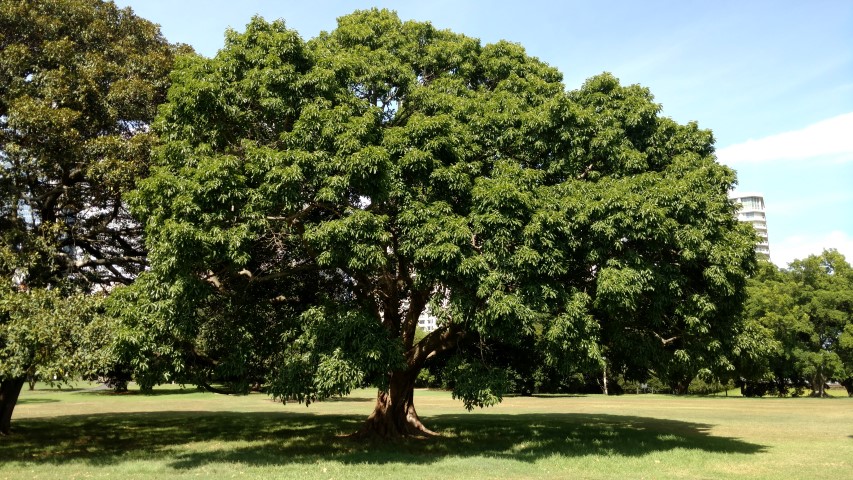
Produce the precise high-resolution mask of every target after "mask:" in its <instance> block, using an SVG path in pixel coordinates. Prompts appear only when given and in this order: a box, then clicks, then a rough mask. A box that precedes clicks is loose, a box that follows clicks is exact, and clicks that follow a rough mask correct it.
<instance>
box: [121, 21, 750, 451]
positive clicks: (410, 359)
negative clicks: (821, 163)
mask: <svg viewBox="0 0 853 480" xmlns="http://www.w3.org/2000/svg"><path fill="white" fill-rule="evenodd" d="M172 82H173V83H172V86H171V89H170V90H169V94H168V101H167V103H166V104H165V105H164V107H163V108H162V109H161V111H160V115H159V117H158V120H157V122H156V124H155V128H154V129H155V131H156V133H157V134H158V135H159V138H160V142H161V143H160V145H159V147H158V148H157V153H156V161H155V164H156V165H155V166H154V167H152V169H151V175H150V177H148V178H147V179H146V180H144V181H142V182H141V183H140V185H139V188H138V189H137V190H136V191H135V192H134V194H133V196H132V198H131V203H132V205H133V208H134V212H135V213H137V214H138V215H139V216H140V218H142V219H143V220H144V223H145V233H146V245H147V246H148V249H149V252H150V257H149V260H150V264H151V271H150V272H148V273H146V274H144V275H143V277H142V278H141V279H140V281H139V282H138V285H137V286H136V287H133V288H131V289H130V290H128V291H127V292H124V293H123V295H126V298H128V299H132V300H133V301H128V302H120V303H121V304H123V305H125V307H124V308H123V309H122V308H119V309H118V311H119V313H117V314H118V315H120V316H123V318H124V319H125V322H126V325H127V328H128V330H127V332H128V335H127V337H126V339H127V342H129V343H132V342H133V341H137V340H133V339H134V338H138V337H135V336H134V335H133V334H132V332H134V331H137V332H143V331H148V332H156V335H160V337H159V338H160V340H159V341H158V342H157V345H158V346H157V348H158V349H159V351H158V354H157V355H147V356H144V357H142V358H136V359H135V360H133V361H134V362H135V365H136V366H137V368H138V369H139V370H149V371H151V370H152V369H153V370H154V371H157V368H158V367H157V366H158V365H160V366H162V368H163V370H162V371H163V372H164V374H165V373H168V372H172V374H177V373H176V368H173V367H178V370H180V372H179V373H180V374H181V375H184V376H185V377H186V378H195V379H196V381H197V382H204V381H205V380H204V378H205V377H207V378H212V377H216V378H218V379H219V381H221V382H226V383H228V384H230V385H232V386H234V387H236V388H245V387H246V386H247V385H248V384H249V383H251V382H255V381H257V382H261V383H264V384H267V385H269V390H270V392H271V393H272V394H273V395H275V396H277V397H280V398H282V399H296V400H299V401H305V402H311V401H315V400H319V399H322V398H326V397H328V396H331V395H337V394H345V393H347V392H349V391H350V389H352V388H354V387H357V386H362V385H375V386H378V387H379V389H380V392H379V395H378V398H377V407H376V410H375V412H374V413H373V415H371V417H370V419H369V420H368V422H367V423H366V425H365V430H364V432H365V433H378V434H381V435H390V436H393V435H406V434H418V433H426V432H428V430H427V429H426V427H424V426H423V425H422V424H421V422H420V421H419V420H418V417H417V413H416V411H415V409H414V403H413V390H412V388H413V384H414V379H415V377H416V375H417V373H418V371H420V369H421V368H423V367H424V365H426V364H427V363H428V362H431V361H434V359H436V358H438V357H440V356H455V357H456V363H455V365H456V368H455V369H454V371H455V372H457V375H458V377H459V380H458V381H457V382H456V383H455V384H456V386H457V387H456V391H455V394H456V395H457V396H459V397H460V398H461V399H462V400H463V402H464V404H465V406H467V407H469V408H471V407H473V406H485V405H491V404H494V403H495V402H497V401H499V400H500V398H501V395H502V394H503V392H504V391H505V388H506V386H507V381H508V380H507V379H508V378H509V377H508V373H509V372H508V370H507V368H504V367H503V366H496V365H494V364H490V363H489V362H487V361H485V356H483V355H477V354H476V353H477V352H476V349H471V348H460V341H463V340H464V341H465V342H467V343H468V344H469V345H478V344H479V345H487V344H488V342H489V339H501V340H502V341H503V342H524V341H527V340H528V339H530V338H537V339H539V340H540V341H541V345H542V346H543V348H545V349H546V350H547V355H546V357H545V358H546V361H547V362H549V364H552V365H553V366H555V367H556V368H562V369H572V368H576V367H577V366H578V365H589V364H592V365H596V364H600V363H603V362H605V361H606V362H607V363H609V364H611V365H614V366H618V367H619V368H621V369H624V370H626V371H629V372H632V373H633V374H634V375H636V376H642V375H647V374H648V370H649V368H652V369H655V370H656V371H659V372H662V373H664V374H666V375H667V376H668V378H672V379H674V381H675V382H677V381H681V380H683V379H684V378H688V381H689V378H692V375H694V374H695V373H696V372H698V371H700V370H701V369H703V368H708V367H709V366H710V365H720V364H728V362H729V359H728V358H727V357H726V355H727V353H726V352H727V346H728V342H730V341H731V338H732V337H733V335H732V334H733V332H734V331H736V330H737V329H738V328H739V323H738V322H739V320H738V319H739V308H740V305H741V303H742V300H743V296H744V282H745V275H746V274H747V273H748V272H749V271H750V269H751V268H752V266H753V263H754V252H753V245H754V234H753V233H752V232H751V231H750V230H749V227H748V226H743V225H739V224H738V223H737V222H736V220H735V217H734V206H733V205H732V203H731V202H730V201H729V200H728V199H727V192H728V191H729V189H730V188H731V187H732V186H733V184H734V183H735V174H734V172H733V171H732V170H730V169H728V168H726V167H724V166H721V165H720V164H718V163H716V161H715V158H714V155H713V152H714V150H713V138H712V136H711V133H710V132H709V131H706V130H701V129H699V128H698V127H697V125H696V124H694V123H691V124H687V125H679V124H677V123H676V122H674V121H672V120H671V119H668V118H665V117H661V116H660V115H659V111H660V106H659V105H657V104H656V103H654V102H653V99H652V95H651V94H650V93H649V91H648V90H647V89H645V88H642V87H639V86H622V85H620V84H619V82H618V81H617V80H616V79H615V78H614V77H613V76H611V75H609V74H603V75H600V76H597V77H594V78H591V79H590V80H588V81H587V82H586V83H585V84H584V85H583V87H581V88H580V89H579V90H575V91H571V92H567V91H566V90H565V87H564V85H563V84H562V83H561V74H560V73H559V72H558V71H557V70H555V69H554V68H552V67H550V66H548V65H546V64H545V63H543V62H542V61H540V60H538V59H536V58H533V57H531V56H529V55H527V54H526V53H525V51H524V49H523V48H522V47H521V46H520V45H517V44H513V43H510V42H505V41H501V42H497V43H494V44H487V45H483V44H481V42H479V41H478V40H476V39H473V38H470V37H466V36H464V35H460V34H456V33H452V32H449V31H444V30H438V29H436V28H434V27H433V26H432V25H430V24H428V23H419V22H411V21H410V22H402V21H400V20H399V19H398V18H397V16H396V14H394V13H392V12H389V11H385V10H369V11H358V12H355V13H354V14H352V15H348V16H345V17H342V18H340V19H339V21H338V26H337V28H336V29H335V30H334V31H332V32H324V33H322V34H320V35H319V36H318V37H317V38H314V39H312V40H309V41H307V42H306V41H303V40H302V39H301V38H300V37H299V36H298V35H297V33H296V32H294V31H292V30H289V29H288V28H286V26H285V24H284V22H282V21H276V22H272V23H269V22H266V21H264V20H263V19H261V18H255V19H253V20H252V22H251V23H250V24H249V25H248V26H247V28H246V30H245V32H243V33H238V32H235V31H229V32H228V33H227V34H226V42H225V46H224V48H223V49H222V50H220V51H219V53H218V54H217V55H216V56H215V57H214V58H211V59H207V58H202V57H198V56H184V57H183V58H181V59H180V60H179V61H178V63H177V65H176V69H175V71H174V73H173V74H172ZM427 308H428V309H429V312H431V314H433V315H435V316H436V317H437V318H438V324H439V327H438V328H437V329H436V330H435V331H433V332H431V333H429V334H428V335H426V336H425V337H423V338H422V339H419V341H417V342H416V341H415V338H416V335H415V333H416V329H417V320H418V317H419V315H420V314H421V313H422V312H424V311H425V309H427ZM122 312H123V313H122ZM605 359H606V360H605ZM164 365H165V366H164ZM170 365H171V366H170ZM247 379H251V380H250V381H247ZM152 381H156V379H152Z"/></svg>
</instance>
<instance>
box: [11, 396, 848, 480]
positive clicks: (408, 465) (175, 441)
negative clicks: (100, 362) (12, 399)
mask: <svg viewBox="0 0 853 480" xmlns="http://www.w3.org/2000/svg"><path fill="white" fill-rule="evenodd" d="M77 387H79V388H80V389H75V390H71V391H69V390H63V391H57V390H51V389H46V388H40V389H37V390H36V391H33V392H28V391H25V392H24V393H23V394H22V398H21V403H20V405H19V406H18V407H17V409H16V411H15V417H14V418H13V429H14V431H15V433H14V435H12V436H11V437H6V438H0V479H5V478H8V479H24V478H39V479H50V478H56V479H60V478H61V479H70V478H124V479H137V478H139V479H143V478H144V479H154V478H158V479H159V478H299V479H300V480H301V479H312V478H322V479H328V478H371V479H376V478H395V479H405V478H465V479H480V478H614V477H621V478H717V477H730V478H731V477H734V478H783V477H784V478H813V477H814V475H815V472H818V471H819V472H820V476H821V477H823V478H853V474H851V471H853V468H851V467H853V463H851V462H853V460H851V459H853V399H848V398H830V399H810V398H801V399H776V398H765V399H749V398H739V397H729V398H725V397H687V398H677V397H671V396H660V395H640V396H635V395H625V396H620V397H603V396H600V395H591V396H549V397H533V398H529V397H510V398H507V399H505V400H504V402H503V404H501V405H500V406H499V407H496V408H492V409H487V410H477V411H474V412H470V413H469V412H466V411H465V410H464V409H463V408H462V406H461V404H460V403H459V402H457V401H454V400H452V399H451V398H450V395H449V394H447V393H445V392H434V391H419V392H417V393H416V405H417V408H418V411H419V413H420V414H421V416H422V417H424V420H425V422H426V423H427V425H428V426H429V427H431V428H433V429H435V430H438V431H440V432H441V433H442V436H441V437H440V438H436V439H429V440H409V441H403V442H398V443H393V444H383V443H377V442H358V441H354V440H349V439H347V438H345V437H344V436H343V434H346V433H349V432H352V431H355V430H356V429H357V428H358V426H359V425H360V423H361V422H362V421H363V419H364V418H365V417H366V416H367V415H368V414H369V413H370V411H371V409H372V406H373V399H374V395H375V393H374V392H373V391H366V390H364V391H357V392H354V393H353V394H352V395H351V396H349V397H347V398H344V399H339V400H335V401H328V402H322V403H318V404H314V405H311V406H310V407H308V408H306V407H305V406H304V405H298V404H287V405H282V404H281V403H277V402H273V401H272V400H270V399H269V397H267V396H265V395H262V394H252V395H248V396H242V397H231V396H220V395H214V394H209V393H203V392H198V391H195V390H193V389H186V390H180V389H178V388H177V387H169V388H161V389H159V390H157V391H156V393H157V394H155V395H140V394H138V392H131V393H129V394H122V395H116V394H112V393H110V392H104V391H87V390H85V388H89V387H90V386H87V385H77Z"/></svg>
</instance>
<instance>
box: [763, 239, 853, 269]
mask: <svg viewBox="0 0 853 480" xmlns="http://www.w3.org/2000/svg"><path fill="white" fill-rule="evenodd" d="M830 248H834V249H836V250H838V251H839V252H841V254H842V255H844V257H845V258H846V259H847V262H848V263H853V238H851V237H850V236H849V235H848V234H846V233H844V232H841V231H837V230H836V231H833V232H829V233H827V234H825V235H795V236H791V237H786V238H783V239H782V240H780V241H774V240H773V239H772V238H771V239H770V260H772V261H773V263H775V264H776V265H778V266H780V267H787V266H788V264H789V263H791V262H793V261H794V260H801V259H803V258H806V257H808V256H809V255H818V254H820V253H821V252H823V251H824V250H826V249H830Z"/></svg>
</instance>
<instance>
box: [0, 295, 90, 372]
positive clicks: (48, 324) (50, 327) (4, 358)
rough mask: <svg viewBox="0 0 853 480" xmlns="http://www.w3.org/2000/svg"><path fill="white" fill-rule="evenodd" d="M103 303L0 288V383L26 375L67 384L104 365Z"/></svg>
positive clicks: (81, 298) (81, 297)
mask: <svg viewBox="0 0 853 480" xmlns="http://www.w3.org/2000/svg"><path fill="white" fill-rule="evenodd" d="M100 302H101V299H100V298H99V297H94V296H89V295H80V294H77V295H71V296H63V295H62V294H61V293H60V292H58V291H57V290H48V289H33V290H25V291H19V290H18V289H17V288H16V287H15V286H14V285H12V284H11V282H8V281H7V282H4V284H3V285H2V288H0V379H12V378H22V377H25V376H27V375H32V376H34V377H37V378H40V379H43V380H44V381H47V382H50V383H52V382H54V381H57V382H65V381H67V380H69V379H71V378H72V377H73V376H75V375H77V374H79V373H80V372H91V371H93V370H95V369H97V367H98V366H99V364H100V361H101V359H100V357H99V356H98V355H99V352H98V349H97V348H92V347H93V346H92V343H93V341H96V339H97V334H96V333H97V331H98V328H99V324H98V323H97V321H96V320H95V319H96V318H97V314H98V310H99V305H100Z"/></svg>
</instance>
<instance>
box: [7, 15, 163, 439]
mask: <svg viewBox="0 0 853 480" xmlns="http://www.w3.org/2000/svg"><path fill="white" fill-rule="evenodd" d="M173 53H174V52H173V47H171V46H170V45H169V44H168V43H167V42H166V41H165V39H163V37H162V36H161V35H160V32H159V29H158V27H157V26H156V25H154V24H152V23H150V22H148V21H146V20H143V19H140V18H139V17H136V16H135V15H133V13H132V12H131V11H130V9H124V10H122V9H118V8H116V6H115V5H114V4H113V3H112V2H109V3H104V2H102V1H100V0H57V1H50V2H30V1H23V2H22V1H17V0H0V302H2V305H0V365H2V366H1V367H0V382H2V384H0V390H2V394H0V430H5V431H4V432H3V433H7V431H8V426H9V418H10V416H11V414H12V409H13V408H14V405H15V402H16V399H17V396H18V392H19V391H20V388H21V385H22V384H23V380H24V378H25V375H26V373H27V372H33V371H35V372H38V371H44V372H47V371H48V370H52V369H51V368H49V367H50V365H52V364H53V363H55V361H58V360H56V358H57V357H56V356H57V355H64V356H69V355H72V353H73V352H72V351H71V350H69V349H70V348H71V346H72V345H81V343H80V342H79V341H78V340H79V339H74V338H71V337H72V336H73V335H75V332H77V331H79V329H78V328H77V327H76V326H75V327H74V328H71V327H72V324H74V325H77V324H76V323H75V321H76V320H81V319H82V320H81V321H84V323H88V322H89V320H86V319H87V318H88V316H87V315H84V314H83V313H84V312H85V311H86V310H85V309H83V308H82V306H81V305H82V303H87V302H84V301H83V300H81V299H80V298H79V297H78V296H76V294H77V293H80V292H91V291H93V290H97V289H101V290H103V289H109V288H110V287H111V286H113V285H115V284H123V283H129V282H131V281H132V280H133V279H134V277H135V276H136V275H137V274H138V273H139V272H140V271H142V269H143V268H144V266H145V265H146V251H145V247H144V245H143V242H142V237H141V233H142V231H141V226H140V224H139V222H137V221H135V220H134V219H133V218H132V217H131V216H130V212H129V210H128V208H127V204H126V203H125V202H124V199H123V195H124V194H125V193H126V192H127V191H128V190H130V189H131V188H132V187H133V186H134V183H135V180H136V179H137V178H139V177H140V176H142V175H145V174H146V173H147V169H148V163H149V158H150V147H151V144H152V141H153V137H152V136H151V134H150V133H149V124H150V122H151V120H152V119H153V118H154V114H155V112H156V110H157V105H158V104H159V103H161V102H162V101H163V100H165V95H166V89H167V87H168V72H169V71H170V70H171V68H172V59H173ZM63 298H64V300H63ZM81 302H82V303H81ZM87 308H88V307H87ZM39 309H41V310H39ZM72 314H74V316H73V318H72V317H69V315H72ZM77 314H80V315H77ZM57 315H59V316H62V317H63V318H57ZM72 320H74V321H72ZM77 326H79V325H77ZM60 327H62V328H60ZM65 327H67V328H65ZM63 328H65V329H63ZM23 333H26V334H23ZM51 336H56V338H52V339H50V338H49V337H51ZM66 347H67V348H66ZM72 356H73V355H72ZM64 361H67V362H71V357H69V358H66V359H65V360H64ZM69 365H70V363H69ZM65 373H66V374H69V371H68V370H67V369H66V370H65Z"/></svg>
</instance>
